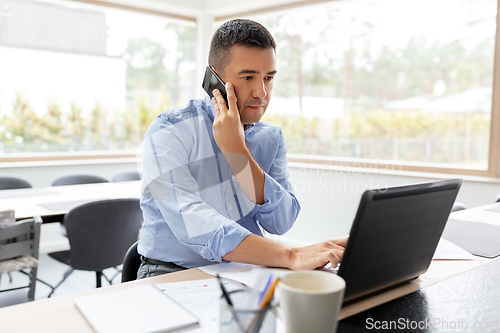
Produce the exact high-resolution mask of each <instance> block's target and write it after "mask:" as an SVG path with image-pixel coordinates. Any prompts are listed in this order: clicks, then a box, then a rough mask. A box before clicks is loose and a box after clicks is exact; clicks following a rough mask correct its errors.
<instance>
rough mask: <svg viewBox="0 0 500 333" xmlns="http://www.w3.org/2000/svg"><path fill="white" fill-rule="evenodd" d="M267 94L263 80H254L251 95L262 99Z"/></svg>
mask: <svg viewBox="0 0 500 333" xmlns="http://www.w3.org/2000/svg"><path fill="white" fill-rule="evenodd" d="M266 96H267V91H266V85H265V83H264V82H256V84H255V86H254V87H253V90H252V97H254V98H258V99H264V98H266Z"/></svg>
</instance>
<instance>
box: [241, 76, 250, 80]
mask: <svg viewBox="0 0 500 333" xmlns="http://www.w3.org/2000/svg"><path fill="white" fill-rule="evenodd" d="M251 78H252V77H251V76H243V80H250V79H251Z"/></svg>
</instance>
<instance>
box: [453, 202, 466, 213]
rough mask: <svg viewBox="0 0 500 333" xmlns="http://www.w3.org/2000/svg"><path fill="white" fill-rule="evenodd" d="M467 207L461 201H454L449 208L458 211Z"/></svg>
mask: <svg viewBox="0 0 500 333" xmlns="http://www.w3.org/2000/svg"><path fill="white" fill-rule="evenodd" d="M464 209H467V206H466V205H465V204H463V203H461V202H458V201H455V203H454V204H453V207H452V208H451V211H452V212H458V211H459V210H464Z"/></svg>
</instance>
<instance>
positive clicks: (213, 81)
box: [202, 66, 229, 107]
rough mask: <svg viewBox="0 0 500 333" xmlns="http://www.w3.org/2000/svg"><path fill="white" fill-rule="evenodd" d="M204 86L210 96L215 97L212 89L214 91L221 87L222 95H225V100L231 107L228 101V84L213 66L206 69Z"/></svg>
mask: <svg viewBox="0 0 500 333" xmlns="http://www.w3.org/2000/svg"><path fill="white" fill-rule="evenodd" d="M202 87H203V89H205V91H206V92H207V94H208V96H210V98H214V94H213V93H212V91H214V89H219V91H220V93H221V95H222V97H224V100H225V101H226V105H227V106H228V107H229V103H228V102H227V92H226V86H225V84H224V82H223V81H222V80H221V78H220V77H219V76H218V75H217V74H216V73H215V72H214V71H213V69H212V68H210V66H207V69H206V70H205V77H204V78H203V84H202Z"/></svg>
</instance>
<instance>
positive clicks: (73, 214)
mask: <svg viewBox="0 0 500 333" xmlns="http://www.w3.org/2000/svg"><path fill="white" fill-rule="evenodd" d="M141 224H142V212H141V209H140V207H139V199H112V200H101V201H94V202H90V203H87V204H84V205H81V206H78V207H76V208H74V209H72V210H71V211H70V212H69V213H68V214H66V216H65V217H64V225H65V226H66V230H67V233H68V239H69V243H70V247H71V248H70V250H69V251H60V252H54V253H49V256H50V257H52V258H54V259H56V260H57V261H60V262H62V263H64V264H66V265H68V266H70V268H69V269H68V270H67V271H66V272H65V273H64V277H63V279H62V280H61V282H59V283H58V284H57V285H56V286H55V287H54V288H53V289H52V291H51V293H50V294H49V296H48V297H50V296H52V294H53V293H54V291H55V290H56V289H57V288H58V287H59V286H60V285H61V284H62V283H63V282H64V281H65V280H66V278H67V277H68V276H69V275H70V274H71V273H73V271H74V270H75V269H78V270H86V271H94V272H96V287H97V288H99V287H101V285H102V283H101V280H102V276H104V278H105V279H106V280H107V281H108V282H109V283H110V284H111V283H112V279H108V277H106V275H104V274H103V273H102V271H103V270H104V269H106V268H111V267H116V266H119V265H120V264H122V262H123V258H124V256H125V253H126V252H127V250H128V248H129V247H130V246H131V245H132V244H133V243H134V242H136V241H137V238H138V235H139V229H140V227H141Z"/></svg>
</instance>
